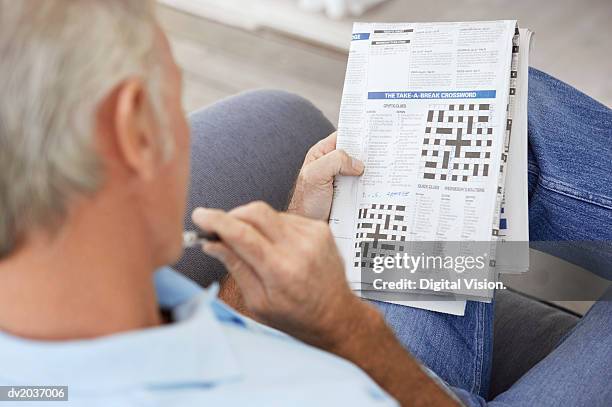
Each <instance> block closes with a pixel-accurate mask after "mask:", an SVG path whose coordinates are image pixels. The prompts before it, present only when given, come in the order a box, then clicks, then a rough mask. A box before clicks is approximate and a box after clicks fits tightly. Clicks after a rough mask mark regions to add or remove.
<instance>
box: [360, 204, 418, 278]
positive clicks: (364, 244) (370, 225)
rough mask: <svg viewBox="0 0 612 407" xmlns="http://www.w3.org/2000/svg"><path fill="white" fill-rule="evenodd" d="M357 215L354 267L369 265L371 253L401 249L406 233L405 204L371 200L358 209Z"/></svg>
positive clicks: (385, 252) (382, 253) (374, 255)
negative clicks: (375, 202) (369, 203)
mask: <svg viewBox="0 0 612 407" xmlns="http://www.w3.org/2000/svg"><path fill="white" fill-rule="evenodd" d="M357 218H358V220H357V233H356V235H355V238H356V243H355V267H360V266H361V267H368V268H370V269H371V268H372V267H373V266H374V264H373V260H372V259H373V258H374V257H377V256H384V255H385V254H389V253H390V254H394V253H397V252H400V251H403V250H404V244H402V243H401V242H405V241H406V235H407V233H408V232H407V231H408V222H407V219H406V207H405V206H404V205H385V204H371V205H369V206H367V207H363V208H361V209H359V214H358V217H357ZM393 242H397V243H396V244H394V243H393ZM362 252H363V253H362ZM362 254H363V256H362Z"/></svg>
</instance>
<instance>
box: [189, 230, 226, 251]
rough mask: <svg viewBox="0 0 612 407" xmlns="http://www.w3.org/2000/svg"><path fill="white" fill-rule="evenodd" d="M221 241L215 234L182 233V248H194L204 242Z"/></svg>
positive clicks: (191, 231)
mask: <svg viewBox="0 0 612 407" xmlns="http://www.w3.org/2000/svg"><path fill="white" fill-rule="evenodd" d="M220 240H221V239H220V238H219V235H218V234H216V233H208V232H204V231H193V230H187V231H185V232H183V247H185V248H189V247H195V246H198V245H202V244H203V243H206V242H218V241H220Z"/></svg>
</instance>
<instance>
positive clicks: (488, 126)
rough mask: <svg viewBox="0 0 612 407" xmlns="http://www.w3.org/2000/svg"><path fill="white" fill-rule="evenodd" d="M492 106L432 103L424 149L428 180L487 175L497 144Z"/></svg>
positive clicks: (423, 159)
mask: <svg viewBox="0 0 612 407" xmlns="http://www.w3.org/2000/svg"><path fill="white" fill-rule="evenodd" d="M491 116H492V111H491V105H490V104H485V103H466V104H450V105H431V106H430V107H429V111H428V112H427V125H426V127H425V136H424V138H423V148H422V151H421V169H422V174H423V178H424V179H429V180H441V181H469V180H472V179H473V178H479V177H486V176H488V175H489V174H490V173H491V171H490V168H489V167H490V158H491V152H492V146H493V127H492V117H491Z"/></svg>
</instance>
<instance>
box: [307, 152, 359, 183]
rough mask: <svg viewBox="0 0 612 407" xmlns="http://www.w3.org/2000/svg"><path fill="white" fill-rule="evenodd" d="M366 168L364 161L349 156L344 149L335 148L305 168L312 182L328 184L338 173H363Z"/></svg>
mask: <svg viewBox="0 0 612 407" xmlns="http://www.w3.org/2000/svg"><path fill="white" fill-rule="evenodd" d="M364 169H365V165H364V164H363V162H361V161H360V160H358V159H356V158H352V157H351V156H349V155H348V154H347V153H346V151H344V150H334V151H332V152H329V153H327V154H325V155H324V156H323V157H321V158H319V159H318V160H315V161H313V162H312V163H310V164H309V165H308V168H305V170H307V171H306V174H305V175H306V176H307V177H308V178H309V180H310V182H313V183H318V184H326V183H329V182H332V181H333V179H334V177H335V176H336V175H354V176H356V175H361V174H363V171H364Z"/></svg>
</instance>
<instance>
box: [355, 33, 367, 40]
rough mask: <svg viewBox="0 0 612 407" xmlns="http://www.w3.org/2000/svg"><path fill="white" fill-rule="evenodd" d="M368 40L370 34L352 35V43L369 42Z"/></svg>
mask: <svg viewBox="0 0 612 407" xmlns="http://www.w3.org/2000/svg"><path fill="white" fill-rule="evenodd" d="M369 39H370V33H354V34H353V41H363V40H369Z"/></svg>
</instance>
